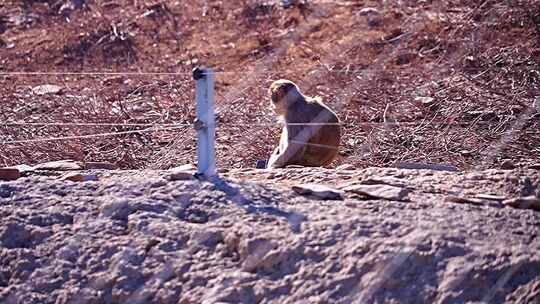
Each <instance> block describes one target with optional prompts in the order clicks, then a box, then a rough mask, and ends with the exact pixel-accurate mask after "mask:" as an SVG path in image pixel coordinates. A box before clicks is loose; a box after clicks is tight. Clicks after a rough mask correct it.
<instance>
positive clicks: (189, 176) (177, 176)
mask: <svg viewBox="0 0 540 304" xmlns="http://www.w3.org/2000/svg"><path fill="white" fill-rule="evenodd" d="M166 178H167V179H168V180H171V181H186V180H195V179H196V178H195V175H193V173H190V172H185V171H177V172H171V173H170V174H169V175H167V177H166Z"/></svg>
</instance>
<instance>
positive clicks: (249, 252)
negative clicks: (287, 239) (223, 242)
mask: <svg viewBox="0 0 540 304" xmlns="http://www.w3.org/2000/svg"><path fill="white" fill-rule="evenodd" d="M276 248H277V244H276V243H275V242H272V241H271V240H268V239H265V238H255V239H246V240H244V241H242V242H240V244H239V253H240V257H241V259H242V260H243V262H242V269H243V270H244V271H247V272H252V271H255V270H257V268H260V267H263V266H271V265H273V263H269V262H271V261H268V258H269V257H268V253H270V252H271V251H272V250H274V249H276Z"/></svg>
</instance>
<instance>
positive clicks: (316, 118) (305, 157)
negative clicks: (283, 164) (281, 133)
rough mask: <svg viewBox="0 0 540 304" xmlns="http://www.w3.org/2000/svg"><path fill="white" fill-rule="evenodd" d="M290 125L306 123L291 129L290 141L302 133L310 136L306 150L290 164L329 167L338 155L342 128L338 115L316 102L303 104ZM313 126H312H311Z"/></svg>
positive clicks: (298, 108)
mask: <svg viewBox="0 0 540 304" xmlns="http://www.w3.org/2000/svg"><path fill="white" fill-rule="evenodd" d="M295 112H296V113H294V115H292V116H291V117H290V118H291V121H289V120H288V121H287V122H289V123H299V124H302V123H306V124H307V125H298V126H292V127H290V128H289V129H290V132H289V140H294V137H295V136H297V135H298V134H299V133H300V132H306V133H307V134H309V138H308V139H307V145H306V147H305V149H302V150H301V151H300V152H299V155H297V156H296V157H294V158H293V159H291V163H290V164H295V165H302V166H327V165H329V164H330V163H331V162H332V161H333V160H334V159H335V158H336V156H337V154H338V147H339V144H340V141H341V127H340V125H339V119H338V117H337V115H336V114H335V113H334V112H333V111H332V110H330V108H328V107H327V106H326V105H324V104H323V103H321V102H318V101H316V100H313V101H308V102H306V103H303V104H302V106H299V107H297V108H296V109H295ZM310 124H311V125H310Z"/></svg>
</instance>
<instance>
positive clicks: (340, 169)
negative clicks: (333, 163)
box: [336, 164, 356, 171]
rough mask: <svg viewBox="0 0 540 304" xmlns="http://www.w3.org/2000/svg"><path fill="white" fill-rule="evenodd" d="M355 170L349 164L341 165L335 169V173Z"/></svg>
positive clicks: (354, 167)
mask: <svg viewBox="0 0 540 304" xmlns="http://www.w3.org/2000/svg"><path fill="white" fill-rule="evenodd" d="M355 169H356V166H354V165H351V164H343V165H341V166H338V167H337V168H336V171H346V170H355Z"/></svg>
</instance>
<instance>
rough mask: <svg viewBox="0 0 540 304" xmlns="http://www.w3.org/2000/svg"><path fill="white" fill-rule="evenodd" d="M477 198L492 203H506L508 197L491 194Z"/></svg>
mask: <svg viewBox="0 0 540 304" xmlns="http://www.w3.org/2000/svg"><path fill="white" fill-rule="evenodd" d="M474 197H475V198H479V199H486V200H490V201H500V202H502V201H504V200H505V199H506V197H504V196H501V195H491V194H477V195H475V196H474Z"/></svg>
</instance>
